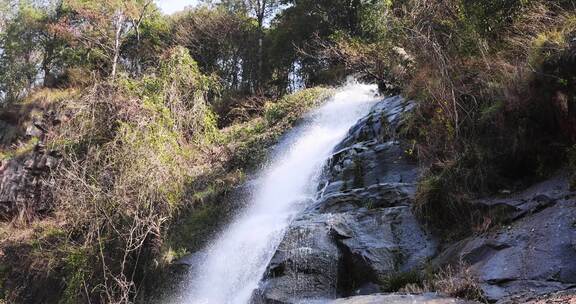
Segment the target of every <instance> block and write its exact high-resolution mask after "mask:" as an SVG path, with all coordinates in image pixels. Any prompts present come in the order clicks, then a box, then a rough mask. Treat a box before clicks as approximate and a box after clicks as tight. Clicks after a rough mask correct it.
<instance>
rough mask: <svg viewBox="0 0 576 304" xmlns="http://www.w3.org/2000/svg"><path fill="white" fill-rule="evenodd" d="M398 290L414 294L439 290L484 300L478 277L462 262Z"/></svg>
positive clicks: (465, 297) (456, 295) (446, 293)
mask: <svg viewBox="0 0 576 304" xmlns="http://www.w3.org/2000/svg"><path fill="white" fill-rule="evenodd" d="M400 291H401V292H407V293H415V294H416V293H425V292H439V293H442V294H444V295H447V296H451V297H455V298H460V299H468V300H476V301H481V302H485V300H484V296H483V293H482V290H481V289H480V287H479V283H478V279H477V278H476V277H475V275H474V274H473V272H472V271H471V269H470V268H469V267H468V266H467V265H465V264H464V263H459V264H457V265H456V266H447V267H446V268H444V269H442V270H440V271H439V272H437V273H436V274H434V275H432V278H430V279H428V280H424V281H423V283H422V284H420V285H416V284H410V285H408V286H406V287H404V288H403V289H402V290H400Z"/></svg>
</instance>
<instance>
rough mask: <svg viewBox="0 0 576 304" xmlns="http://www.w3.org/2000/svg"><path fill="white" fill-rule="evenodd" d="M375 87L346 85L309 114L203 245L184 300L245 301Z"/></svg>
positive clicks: (194, 303)
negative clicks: (239, 207)
mask: <svg viewBox="0 0 576 304" xmlns="http://www.w3.org/2000/svg"><path fill="white" fill-rule="evenodd" d="M375 92H376V86H374V85H365V84H358V83H350V84H348V85H346V86H345V87H343V88H341V89H340V90H338V91H337V93H336V94H335V95H334V96H333V97H332V98H331V99H330V100H329V101H327V102H326V103H325V104H324V105H322V106H320V107H319V108H318V109H316V110H314V111H312V112H311V113H309V115H308V116H307V117H306V119H305V121H304V122H303V125H302V126H300V127H299V128H296V129H295V130H293V131H292V132H291V133H290V134H288V136H286V138H285V139H284V140H283V141H282V143H280V145H279V149H278V153H277V155H275V156H274V157H273V159H272V160H271V162H270V164H269V166H267V168H266V169H264V170H262V172H261V173H260V175H259V176H260V177H259V179H258V184H257V186H256V189H255V190H254V193H253V194H252V196H251V199H250V200H249V204H248V205H247V207H246V208H245V210H243V211H242V212H241V213H240V214H238V216H237V217H236V219H235V220H234V221H233V222H232V224H230V225H229V227H227V228H226V229H225V230H224V231H223V232H222V233H221V235H220V236H219V237H218V238H217V239H216V240H215V241H214V242H213V243H212V245H211V246H209V247H208V248H207V249H206V253H205V257H204V259H203V260H202V261H200V262H199V265H197V267H195V270H194V271H193V273H192V274H191V277H190V281H189V282H188V284H187V287H186V288H185V289H186V290H185V295H184V300H183V302H181V303H184V304H246V303H248V302H249V301H250V297H251V295H252V292H253V291H254V290H255V289H256V288H257V286H258V282H259V281H260V280H261V279H262V276H263V274H264V272H265V270H266V267H267V265H268V263H269V262H270V259H271V258H272V256H273V254H274V252H275V250H276V248H277V247H278V245H279V243H280V242H281V240H282V237H283V235H284V232H285V231H286V229H287V228H288V226H289V224H290V221H291V220H292V219H293V217H294V216H295V215H296V214H298V213H299V212H301V211H302V210H303V209H304V208H305V207H306V206H307V204H309V203H310V201H311V200H313V198H314V197H315V193H316V188H317V179H318V176H319V174H320V172H321V169H322V166H323V165H324V163H325V161H326V160H327V159H328V157H329V156H330V154H331V152H332V150H333V149H334V147H335V146H336V145H337V144H338V143H339V142H340V141H341V140H342V139H343V138H344V137H345V136H346V134H347V132H348V130H349V128H350V127H352V126H353V125H354V124H355V123H356V122H357V121H358V120H359V119H360V118H362V117H363V116H365V115H366V114H367V113H368V112H369V111H370V109H371V107H372V106H373V105H374V104H375V103H376V102H377V101H378V99H377V97H376V93H375Z"/></svg>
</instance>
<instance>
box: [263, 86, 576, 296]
mask: <svg viewBox="0 0 576 304" xmlns="http://www.w3.org/2000/svg"><path fill="white" fill-rule="evenodd" d="M409 107H410V104H409V103H407V102H405V101H404V100H402V98H400V97H394V98H389V99H387V100H385V101H383V102H381V103H379V104H378V105H377V106H376V107H375V108H374V109H373V111H372V112H371V114H370V115H368V116H367V117H366V118H364V119H362V120H361V121H359V122H358V124H357V125H356V126H355V127H353V128H352V129H351V130H350V133H349V136H348V137H347V138H346V139H345V140H344V141H343V142H342V143H341V144H340V145H338V147H337V148H336V149H335V152H334V154H333V155H332V157H331V159H330V160H329V161H328V163H327V165H326V167H325V170H324V174H323V176H322V178H321V182H320V185H319V188H318V197H317V200H316V201H315V202H314V203H313V204H312V206H311V207H310V208H308V210H306V211H305V212H304V213H303V214H301V215H300V216H299V217H298V218H297V219H296V220H295V221H294V222H293V223H292V225H291V227H290V228H289V229H288V231H287V233H286V235H285V237H284V239H283V241H282V243H281V245H280V246H279V248H278V250H277V252H276V253H275V255H274V257H273V259H272V261H271V262H270V265H269V266H268V270H267V272H266V275H265V277H264V278H263V280H262V281H261V283H260V287H259V289H258V290H257V291H256V292H255V293H254V296H253V302H254V303H299V302H300V301H302V300H303V299H307V300H308V299H337V298H343V297H350V296H357V295H370V294H372V295H373V296H367V297H361V296H360V297H353V298H349V299H342V300H338V301H336V302H334V303H432V302H433V303H459V302H457V300H454V299H443V300H441V301H438V302H436V300H434V299H432V300H431V299H430V298H422V297H421V298H418V299H416V298H410V299H407V298H402V296H400V295H389V296H386V295H375V294H378V293H381V292H389V291H395V290H397V289H399V288H401V287H403V286H402V284H405V283H406V282H407V281H409V280H410V278H411V277H414V276H416V277H418V276H421V275H422V274H423V272H424V269H425V268H430V267H432V268H433V269H442V268H445V267H447V266H448V265H457V264H458V265H466V267H469V268H470V269H469V270H470V272H471V273H472V274H473V276H474V277H475V278H476V280H477V282H478V287H479V289H480V290H481V291H482V293H483V294H484V297H485V299H486V300H487V301H489V302H499V303H522V302H526V301H527V300H528V299H530V298H534V297H538V296H542V295H546V294H550V293H553V292H557V291H562V290H570V289H571V288H573V287H575V286H576V193H574V192H571V191H570V189H569V186H568V177H567V175H566V174H559V175H558V176H557V177H555V178H553V179H550V180H548V181H546V182H543V183H541V184H538V185H535V186H533V187H531V188H529V189H527V190H525V191H523V192H521V193H517V194H513V195H509V196H508V197H502V198H490V199H484V200H478V201H477V202H475V203H474V208H475V209H477V210H478V211H479V212H482V214H484V216H485V218H486V219H487V220H488V221H490V220H491V219H492V218H493V219H498V222H499V223H504V224H503V225H494V226H495V227H492V228H491V229H488V231H486V232H484V233H482V234H479V235H475V236H472V237H469V238H467V239H465V240H462V241H460V242H457V243H455V244H440V243H439V241H438V240H437V239H436V238H435V237H434V236H433V235H432V234H431V233H429V232H428V231H426V229H425V228H424V227H422V226H421V225H420V224H419V222H418V221H417V220H416V218H415V216H414V215H413V213H412V209H411V201H412V199H413V197H414V193H415V185H416V180H417V176H418V169H417V165H416V164H415V163H414V162H413V161H411V160H410V159H407V158H406V156H405V153H404V151H403V148H402V145H401V143H400V142H399V141H398V139H397V136H396V133H397V132H396V130H397V128H398V127H399V125H400V124H401V121H400V116H399V113H401V112H402V111H405V110H406V109H407V108H409ZM454 220H458V219H454ZM387 297H392V298H393V299H392V298H387ZM569 297H571V296H569ZM427 301H432V302H427Z"/></svg>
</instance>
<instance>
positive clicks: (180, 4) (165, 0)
mask: <svg viewBox="0 0 576 304" xmlns="http://www.w3.org/2000/svg"><path fill="white" fill-rule="evenodd" d="M156 3H157V4H158V6H159V7H160V8H161V9H162V12H164V14H173V13H175V12H177V11H181V10H182V9H184V8H185V7H186V6H189V5H194V4H197V3H198V1H197V0H156Z"/></svg>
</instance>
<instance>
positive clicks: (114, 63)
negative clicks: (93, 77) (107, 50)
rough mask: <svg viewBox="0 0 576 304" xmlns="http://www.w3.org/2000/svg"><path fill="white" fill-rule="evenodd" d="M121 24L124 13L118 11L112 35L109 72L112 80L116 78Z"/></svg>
mask: <svg viewBox="0 0 576 304" xmlns="http://www.w3.org/2000/svg"><path fill="white" fill-rule="evenodd" d="M123 24H124V14H122V13H119V14H118V20H117V23H116V35H115V37H114V57H113V58H112V72H111V73H110V76H111V77H112V80H114V79H115V78H116V69H117V66H118V59H119V58H120V37H121V35H122V28H123Z"/></svg>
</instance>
